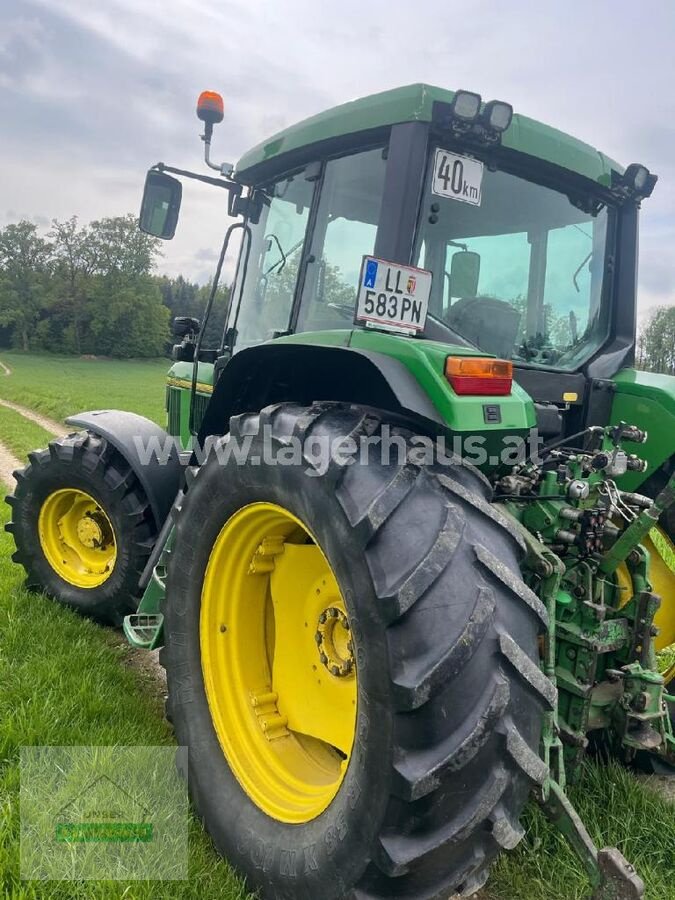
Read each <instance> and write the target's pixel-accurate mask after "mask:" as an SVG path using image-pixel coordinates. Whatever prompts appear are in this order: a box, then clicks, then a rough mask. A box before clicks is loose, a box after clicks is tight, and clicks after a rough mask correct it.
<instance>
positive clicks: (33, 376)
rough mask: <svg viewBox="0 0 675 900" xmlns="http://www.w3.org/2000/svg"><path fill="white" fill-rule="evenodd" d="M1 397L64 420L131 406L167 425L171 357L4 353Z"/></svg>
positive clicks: (129, 408) (134, 410)
mask: <svg viewBox="0 0 675 900" xmlns="http://www.w3.org/2000/svg"><path fill="white" fill-rule="evenodd" d="M0 361H1V362H4V363H5V365H7V366H9V368H10V369H11V370H12V374H11V375H10V376H6V375H4V374H3V373H2V371H0V397H3V398H5V399H6V400H14V401H15V402H16V403H21V404H23V405H24V406H29V407H30V408H31V409H35V410H38V411H39V412H42V413H45V415H48V416H51V417H52V418H54V419H58V420H60V421H62V420H63V419H65V418H66V416H68V415H71V414H73V413H76V412H82V411H83V410H88V409H101V408H107V409H128V410H132V411H133V412H137V413H140V415H143V416H147V417H148V418H149V419H153V420H154V421H155V422H158V423H159V424H160V425H164V424H165V420H166V415H165V412H164V385H165V382H166V373H167V370H168V368H169V366H170V365H171V363H170V361H169V360H168V359H133V360H114V359H80V358H78V357H72V356H37V355H35V354H25V353H17V352H12V353H8V352H5V351H3V352H2V353H0Z"/></svg>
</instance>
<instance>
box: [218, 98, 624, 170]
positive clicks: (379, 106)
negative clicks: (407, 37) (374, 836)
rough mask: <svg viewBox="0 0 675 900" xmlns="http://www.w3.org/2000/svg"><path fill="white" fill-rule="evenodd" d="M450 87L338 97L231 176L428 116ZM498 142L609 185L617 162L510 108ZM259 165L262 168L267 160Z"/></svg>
mask: <svg viewBox="0 0 675 900" xmlns="http://www.w3.org/2000/svg"><path fill="white" fill-rule="evenodd" d="M454 96H455V93H454V91H448V90H446V89H445V88H439V87H433V86H432V85H428V84H410V85H407V86H405V87H399V88H394V89H392V90H389V91H382V92H381V93H379V94H371V95H370V96H368V97H362V98H360V99H359V100H352V101H350V102H349V103H342V104H341V105H340V106H334V107H332V108H331V109H327V110H325V111H324V112H321V113H319V114H318V115H316V116H311V117H310V118H308V119H303V121H301V122H298V123H297V124H296V125H291V126H290V127H289V128H285V129H284V130H283V131H279V132H278V133H277V134H275V135H273V136H272V137H271V138H269V139H268V140H266V141H263V142H262V143H260V144H258V145H257V146H255V147H253V148H252V149H251V150H249V151H248V152H247V153H245V154H244V155H243V156H242V158H241V159H240V160H239V162H238V163H237V166H236V176H235V177H236V178H237V179H238V180H240V181H242V182H244V183H250V182H252V181H254V180H255V174H256V173H255V170H256V169H257V167H258V166H260V165H261V164H263V163H269V162H271V161H272V160H275V159H278V160H279V162H280V163H281V161H282V157H284V156H285V155H286V154H289V153H291V152H292V151H297V150H300V149H301V148H308V147H310V146H311V145H312V144H320V143H322V142H324V141H328V140H331V139H335V138H340V137H342V138H344V137H345V136H346V135H356V134H358V133H359V132H366V131H371V130H373V129H378V128H386V127H388V126H391V125H396V124H398V123H400V122H431V121H432V107H433V104H434V102H435V101H439V102H441V103H450V102H451V101H452V99H453V97H454ZM502 144H503V146H505V147H508V148H510V149H513V150H517V151H520V152H522V153H527V154H529V155H530V156H534V157H537V158H538V159H542V160H544V161H546V162H549V163H553V164H555V165H558V166H562V167H563V168H565V169H568V170H570V171H571V172H574V173H576V174H577V175H581V176H582V177H585V178H589V179H591V180H592V181H595V182H597V183H598V184H601V185H603V186H609V184H610V180H611V171H612V169H614V170H616V171H618V172H623V167H622V166H619V165H618V163H616V162H614V161H613V160H611V159H609V157H607V156H605V155H604V154H603V153H600V151H599V150H595V149H594V148H593V147H591V146H590V145H589V144H585V143H584V142H583V141H579V140H577V139H576V138H574V137H572V136H571V135H569V134H565V133H564V132H562V131H558V129H557V128H551V127H550V126H549V125H544V124H543V123H542V122H537V121H535V120H534V119H529V118H528V117H527V116H522V115H519V114H515V115H514V116H513V120H512V122H511V125H510V127H509V128H508V130H507V131H506V132H505V133H504V135H503V137H502ZM264 168H266V169H267V166H265V167H264Z"/></svg>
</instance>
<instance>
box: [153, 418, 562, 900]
mask: <svg viewBox="0 0 675 900" xmlns="http://www.w3.org/2000/svg"><path fill="white" fill-rule="evenodd" d="M385 421H386V419H385V417H383V416H382V415H380V414H379V413H373V412H371V411H367V410H364V409H362V408H359V407H356V406H351V405H345V404H314V405H313V406H312V407H309V408H305V407H300V406H297V405H294V404H281V405H278V406H275V407H270V408H268V409H266V410H263V412H262V413H261V414H260V415H244V416H240V417H237V418H235V419H233V420H232V422H231V431H230V435H229V436H228V437H226V438H224V439H223V441H222V442H221V444H220V445H219V447H218V451H220V452H219V453H218V454H217V455H213V456H212V457H211V458H210V459H209V460H208V461H207V462H206V464H205V465H204V466H203V467H202V468H201V469H200V470H199V471H195V472H194V473H193V474H194V475H195V478H194V480H193V481H192V483H191V484H190V487H189V490H188V492H187V495H186V497H185V499H184V501H183V507H182V509H181V511H180V513H179V514H178V516H177V522H176V540H175V544H174V552H172V554H171V560H170V563H169V572H168V590H167V596H166V600H165V605H164V616H165V619H164V635H165V647H164V648H163V649H162V651H161V652H160V661H161V662H162V664H163V665H164V666H165V668H166V672H167V681H168V690H169V700H168V711H169V714H170V717H171V720H172V722H173V724H174V728H175V730H176V736H177V739H178V742H179V744H181V745H186V746H187V747H188V750H189V753H188V759H189V763H188V768H189V779H188V784H189V790H190V793H191V796H192V799H193V802H194V804H195V806H196V808H197V810H198V813H199V814H200V815H201V817H202V818H203V820H204V823H205V826H206V828H207V830H208V831H209V833H210V834H211V836H212V838H213V841H214V843H215V845H216V847H217V849H218V850H219V851H220V852H221V853H222V854H223V855H224V856H226V857H227V858H228V859H229V860H230V861H231V862H232V863H233V864H234V865H236V866H237V868H238V869H239V870H240V871H241V872H243V873H244V874H245V876H246V878H247V880H248V883H249V885H250V886H251V888H252V889H254V890H258V891H259V892H260V894H261V896H262V897H264V898H270V900H281V898H297V900H338V898H344V897H350V898H355V900H356V898H363V900H365V898H385V897H402V898H416V900H423V898H440V897H447V896H448V895H450V894H452V893H453V892H458V893H460V894H461V895H463V896H469V895H471V894H472V893H474V892H475V891H476V890H478V889H479V888H480V887H481V886H482V885H483V884H484V883H485V881H486V879H487V875H488V869H489V864H490V862H491V861H492V860H493V859H494V858H495V856H496V855H497V854H498V853H499V852H500V850H501V849H503V848H511V847H513V846H515V845H516V844H517V843H518V841H519V840H520V838H521V837H522V834H523V832H522V828H521V826H520V825H519V821H518V820H519V816H520V814H521V811H522V809H523V806H524V804H525V802H526V799H527V796H528V793H529V790H530V788H531V787H532V785H533V784H535V783H538V782H542V781H543V779H544V778H545V777H546V774H547V773H546V767H545V765H544V764H543V762H542V761H541V759H540V758H539V755H538V745H539V737H540V730H541V720H542V711H543V710H544V709H545V708H551V705H552V704H553V703H554V702H555V690H554V688H553V686H552V685H551V683H550V682H549V681H548V680H547V679H546V678H545V677H544V676H543V674H542V673H541V670H540V668H539V665H538V643H537V640H538V634H539V633H540V632H541V631H542V628H543V627H544V624H545V620H546V612H545V610H544V608H543V606H542V604H541V603H540V601H539V600H538V598H537V597H536V596H535V595H534V594H533V593H532V592H531V591H530V590H529V589H528V588H527V587H526V585H525V584H524V583H523V581H522V579H521V577H520V570H519V559H520V557H521V555H522V549H523V548H522V547H521V545H520V543H519V541H518V539H517V537H516V536H515V535H514V534H513V531H512V529H511V530H510V529H509V526H508V524H507V523H506V521H505V520H504V519H503V518H502V517H501V516H500V515H499V513H498V512H497V511H496V510H495V508H493V507H492V506H491V505H490V504H489V503H488V502H487V501H486V499H485V495H486V488H487V486H486V482H485V479H483V477H482V476H481V475H480V474H479V473H478V472H477V471H476V470H474V469H472V468H471V467H468V466H465V465H453V466H450V467H441V466H438V465H434V466H432V467H421V466H418V465H415V464H414V463H413V462H411V461H410V460H408V461H406V462H405V463H404V464H403V465H401V466H399V465H397V464H395V463H393V462H392V463H388V464H385V463H384V462H382V460H381V459H380V458H379V454H376V450H377V448H373V446H372V444H371V451H369V453H370V455H369V459H368V464H367V465H362V464H358V463H357V464H354V465H350V466H341V465H339V464H336V463H335V462H333V463H331V464H330V465H329V467H328V470H327V472H326V473H325V474H322V475H320V474H319V471H320V468H319V464H318V461H317V458H316V455H315V454H314V453H306V454H305V455H304V458H303V459H302V460H301V463H302V464H301V465H297V464H296V465H270V464H262V465H261V464H260V462H261V461H262V460H264V459H267V457H266V456H265V452H267V454H269V450H270V448H269V446H268V447H267V450H265V448H264V446H263V436H264V435H269V436H270V438H271V441H272V445H273V446H272V450H273V451H274V450H276V451H280V450H283V449H284V448H285V449H286V450H289V448H290V447H291V446H292V444H293V442H294V441H295V442H296V446H297V442H298V441H299V442H300V443H301V445H302V446H303V447H305V448H306V447H307V446H308V444H309V441H310V440H314V441H316V440H318V439H320V440H323V442H324V446H326V445H328V444H331V443H332V442H334V441H336V440H339V439H343V438H346V437H348V436H351V437H352V438H358V437H359V436H364V437H365V436H369V437H370V438H371V439H372V438H373V437H377V436H378V435H379V434H381V429H382V426H383V424H384V423H385ZM394 430H396V429H394ZM398 433H399V434H400V435H401V437H402V438H403V440H404V441H405V442H406V443H407V446H408V449H409V450H410V446H411V445H410V436H411V435H410V433H409V432H406V431H403V430H401V429H398ZM247 439H248V440H250V442H251V443H250V447H249V448H248V453H247V456H246V460H245V461H244V462H243V463H241V462H240V463H239V464H238V462H237V460H236V459H235V458H234V455H230V456H229V458H228V459H227V460H225V459H224V456H225V455H227V449H228V448H229V449H230V450H231V449H232V447H233V445H234V442H235V441H238V442H239V443H240V446H241V442H242V441H245V440H247ZM376 455H377V458H376ZM395 455H396V454H394V456H395ZM217 456H220V457H221V459H220V461H219V459H218V458H217ZM256 458H257V459H256ZM305 470H309V473H307V472H306V471H305ZM271 506H274V507H275V508H276V509H281V510H282V511H285V512H286V513H287V514H288V515H289V516H290V517H292V518H293V519H294V520H296V521H297V522H299V523H301V526H302V528H303V529H304V532H305V534H306V535H307V536H308V537H309V538H314V539H315V540H316V543H317V545H318V548H319V549H320V551H321V553H322V555H323V556H324V557H325V559H326V560H327V563H328V564H329V566H330V569H331V571H332V573H334V575H335V578H336V581H337V584H338V585H339V590H340V594H341V597H342V600H343V601H344V607H345V610H346V614H347V616H348V620H349V628H350V630H351V635H352V638H353V652H354V658H355V669H356V683H357V698H358V702H357V710H356V717H355V721H354V723H353V744H352V747H351V750H350V754H349V761H348V766H347V767H346V771H345V772H344V773H342V778H341V780H340V782H339V784H337V787H336V790H335V793H334V796H333V798H332V800H330V802H329V803H328V805H327V806H325V808H323V809H322V810H320V811H317V810H314V812H313V813H311V814H310V815H307V816H305V818H304V819H302V817H301V818H300V819H296V820H294V821H290V820H288V819H287V818H286V819H285V820H284V817H283V816H280V815H275V814H272V812H271V810H272V809H273V808H274V804H273V803H272V798H270V799H269V801H266V800H264V799H263V801H261V800H260V796H261V791H262V792H263V793H264V782H265V778H264V777H262V776H261V777H260V779H259V784H258V785H257V786H256V785H253V787H251V784H250V783H249V781H248V776H247V775H246V773H245V772H243V770H242V769H241V763H240V757H238V756H237V753H236V748H235V750H233V742H235V738H236V736H237V735H240V734H241V733H242V731H243V730H245V729H246V728H247V727H248V725H249V724H250V722H249V723H248V724H247V722H246V721H244V720H242V719H241V717H239V718H236V719H235V718H232V719H231V721H230V722H229V728H230V731H227V730H225V731H224V730H223V722H222V721H220V722H219V717H220V719H222V718H223V717H227V710H228V709H230V708H231V706H230V701H231V704H234V705H235V706H237V708H238V704H239V701H238V700H237V695H236V693H233V692H232V686H231V685H226V684H224V683H221V688H222V691H223V692H224V693H225V694H226V695H227V697H228V698H230V701H228V703H227V704H224V705H222V706H219V705H218V702H217V700H214V691H213V689H212V688H211V689H209V687H208V685H209V683H211V684H213V680H214V679H213V671H212V667H213V666H217V665H226V664H229V663H231V662H232V660H233V658H235V657H236V654H237V652H238V651H237V649H236V648H237V646H238V644H237V642H238V641H240V645H241V647H244V648H245V647H248V648H249V653H248V657H247V656H246V655H245V654H242V664H241V666H240V667H239V669H237V668H236V667H235V669H234V670H233V672H234V675H233V677H234V681H235V682H237V678H238V677H239V675H240V674H241V672H242V671H244V670H245V664H247V663H248V661H249V660H250V659H251V658H253V657H254V656H255V654H256V653H257V650H256V647H255V646H254V641H255V640H256V639H257V640H259V641H265V640H268V641H269V633H270V632H269V629H263V628H258V629H257V631H256V630H255V629H254V628H251V629H250V630H249V633H248V634H247V635H246V641H247V643H246V642H244V640H243V637H242V638H240V636H239V635H238V634H237V631H238V629H239V630H241V626H240V625H236V626H235V627H234V628H233V627H232V623H233V622H235V623H236V622H245V621H246V620H245V619H244V618H242V615H243V614H242V615H240V614H239V613H238V611H237V610H238V608H241V609H248V610H249V611H250V607H251V604H255V603H259V604H260V605H261V608H262V605H263V599H262V598H264V596H265V593H264V591H263V592H258V593H257V594H256V593H253V594H251V593H250V591H249V588H248V586H247V585H249V584H250V582H246V578H249V579H250V578H254V579H258V578H260V577H262V578H263V579H264V578H267V577H269V578H270V580H271V576H268V575H266V574H265V568H264V567H262V568H260V569H258V568H256V559H259V558H260V553H258V554H253V555H251V554H250V553H249V552H248V551H246V552H244V549H243V548H244V547H245V545H244V544H243V543H241V541H239V543H234V542H233V543H232V545H231V552H230V554H229V557H228V554H227V553H226V552H223V553H222V554H221V556H220V560H221V562H220V563H219V565H220V566H221V568H220V569H219V570H218V569H217V570H216V572H217V571H220V573H221V576H222V577H221V584H220V591H221V595H220V596H221V598H222V603H223V608H222V616H221V617H220V619H218V617H217V616H216V617H215V618H213V620H212V621H210V620H209V619H208V617H205V616H204V613H203V608H204V606H205V604H206V605H207V606H209V605H211V606H212V598H211V599H208V600H207V599H206V598H207V593H205V590H206V585H207V584H209V583H211V582H213V581H214V569H213V565H211V566H210V561H211V562H213V560H214V559H215V558H216V557H215V556H214V554H215V552H216V549H214V548H218V547H219V538H221V537H222V535H223V534H225V535H227V534H230V533H232V534H236V533H237V532H236V530H233V529H234V525H235V524H236V523H237V522H238V521H239V520H240V519H242V517H244V518H245V517H248V516H249V515H253V513H254V512H255V511H256V510H261V509H262V508H263V507H271ZM228 529H229V531H228ZM288 533H289V535H290V531H289V532H288ZM294 534H295V535H296V537H294V538H293V539H294V540H296V541H297V540H300V541H301V543H303V542H304V544H305V545H306V543H307V542H306V541H305V540H304V538H302V537H300V538H298V537H297V535H298V534H299V532H295V533H294ZM272 538H274V534H271V535H268V537H267V540H268V544H264V541H263V542H262V543H261V547H263V546H267V547H275V549H274V553H275V554H280V553H283V552H285V551H284V550H283V549H280V548H279V547H278V546H275V544H274V541H273V540H272ZM251 546H252V545H251ZM220 550H223V548H222V547H220ZM249 550H250V546H249ZM270 552H271V551H270ZM294 552H295V551H294ZM263 555H264V554H263ZM272 568H273V567H272ZM268 571H271V569H270V570H268ZM215 580H216V581H217V579H215ZM301 581H302V571H301V570H300V569H298V592H299V593H300V592H301V588H300V583H301ZM259 584H260V583H259ZM263 584H264V583H263ZM241 585H244V586H245V588H241ZM267 590H268V595H267V601H266V602H267V603H268V604H269V603H272V604H273V603H274V602H275V598H273V597H272V598H271V600H270V597H269V588H268V589H267ZM247 591H249V593H248V594H246V592H247ZM245 594H246V596H244V595H245ZM288 598H289V599H288V602H289V603H291V604H292V603H293V602H294V601H293V594H292V592H290V593H289V594H288ZM244 600H245V601H246V602H245V603H244V602H243V601H244ZM238 603H239V604H240V607H238V606H237V604H238ZM237 616H239V619H238V618H237ZM261 621H262V620H261ZM205 623H206V624H205ZM218 623H220V624H218ZM305 624H308V626H309V629H310V631H312V630H313V627H314V623H313V622H309V623H305ZM298 631H299V632H300V634H299V635H298V641H297V645H295V646H293V647H290V648H289V647H288V646H282V647H278V646H277V645H276V643H275V640H274V634H275V632H274V629H272V630H271V633H272V635H273V637H272V640H271V643H270V645H269V646H270V647H271V649H270V650H269V653H268V666H269V671H266V672H262V674H261V687H264V684H262V683H263V682H264V683H267V682H268V680H269V679H273V675H274V672H275V665H276V653H277V652H281V653H283V654H289V653H290V654H291V655H293V654H295V655H297V658H298V660H302V659H303V650H302V644H303V633H304V631H303V626H302V623H300V627H299V628H298ZM216 632H218V633H216ZM256 634H257V638H256V637H255V635H256ZM265 634H267V635H268V636H267V637H265ZM218 640H220V641H221V644H220V646H221V648H222V649H221V650H220V651H218V649H214V647H216V648H217V641H218ZM207 643H208V652H207V653H206V658H207V664H206V665H205V647H206V646H207ZM320 649H321V642H319V647H318V648H317V658H316V661H315V667H316V668H318V669H319V672H320V674H321V675H322V676H324V677H328V678H330V677H334V678H338V677H340V673H337V672H336V673H334V674H333V673H331V672H330V670H329V672H328V673H326V672H323V671H322V670H321V660H320V652H318V651H320ZM214 654H215V656H214ZM218 654H220V657H219V658H218V660H216V662H214V659H215V658H216V657H217V656H218ZM260 658H261V659H262V658H264V657H263V655H260ZM235 661H236V660H235ZM311 670H312V667H311V666H310V665H309V664H308V665H307V673H306V679H307V684H308V687H307V692H306V693H307V696H309V695H310V694H311V691H310V687H309V681H310V680H311V678H312V677H313V675H312V674H311ZM238 673H239V674H238ZM268 686H269V685H268ZM273 687H274V685H273ZM272 695H274V696H278V713H279V714H281V716H282V718H283V719H286V720H287V726H288V728H289V729H291V726H292V721H291V718H289V714H288V710H287V709H286V708H285V707H284V701H285V700H286V701H287V702H288V704H289V706H290V707H291V708H292V707H294V706H295V705H296V704H297V702H298V700H299V699H302V698H298V696H297V694H293V695H292V696H289V697H286V698H284V696H283V692H282V691H272V692H269V691H268V692H267V693H265V695H264V696H266V697H269V696H272ZM246 696H248V693H247V691H246V689H245V684H244V683H243V682H242V687H241V697H246ZM254 699H255V698H254V697H253V696H251V709H250V710H249V718H250V719H251V721H254V717H255V715H256V712H255V705H254ZM336 714H337V713H336ZM232 715H233V716H234V714H232ZM225 725H226V729H227V726H228V723H227V722H226V723H225ZM252 733H253V732H252ZM295 738H296V736H295V735H294V734H293V732H292V730H291V733H290V734H288V735H287V736H282V737H281V740H294V739H295ZM256 740H257V738H256ZM256 765H257V763H256V762H255V760H254V759H253V757H252V761H251V769H254V768H255V767H256Z"/></svg>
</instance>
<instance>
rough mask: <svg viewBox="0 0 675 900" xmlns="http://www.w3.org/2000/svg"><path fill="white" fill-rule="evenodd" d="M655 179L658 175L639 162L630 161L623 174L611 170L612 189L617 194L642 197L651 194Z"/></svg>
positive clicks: (656, 179)
mask: <svg viewBox="0 0 675 900" xmlns="http://www.w3.org/2000/svg"><path fill="white" fill-rule="evenodd" d="M657 181H658V176H657V175H652V173H651V172H650V171H649V169H648V168H647V166H643V165H642V164H641V163H631V164H630V165H629V166H628V168H627V169H626V171H625V172H624V173H623V175H619V174H618V172H615V171H614V172H612V190H613V191H615V192H616V193H618V194H619V196H624V197H626V196H629V197H637V198H638V199H644V198H645V197H649V196H651V193H652V191H653V190H654V185H655V184H656V182H657Z"/></svg>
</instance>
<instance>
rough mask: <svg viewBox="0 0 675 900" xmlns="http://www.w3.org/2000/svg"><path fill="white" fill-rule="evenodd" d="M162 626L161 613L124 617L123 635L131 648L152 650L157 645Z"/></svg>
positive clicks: (162, 618)
mask: <svg viewBox="0 0 675 900" xmlns="http://www.w3.org/2000/svg"><path fill="white" fill-rule="evenodd" d="M163 625H164V616H163V615H162V614H161V613H153V614H147V613H134V614H133V615H131V616H125V617H124V634H125V635H126V638H127V640H128V641H129V643H130V644H131V645H132V646H134V647H138V648H139V649H143V650H153V649H154V648H155V647H156V646H157V645H158V643H159V637H160V635H161V633H162V627H163Z"/></svg>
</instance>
